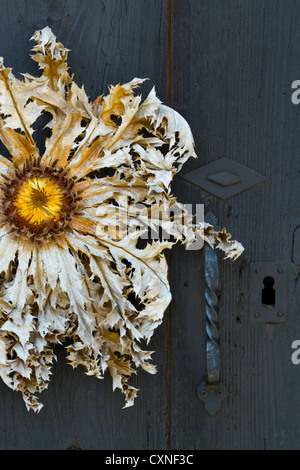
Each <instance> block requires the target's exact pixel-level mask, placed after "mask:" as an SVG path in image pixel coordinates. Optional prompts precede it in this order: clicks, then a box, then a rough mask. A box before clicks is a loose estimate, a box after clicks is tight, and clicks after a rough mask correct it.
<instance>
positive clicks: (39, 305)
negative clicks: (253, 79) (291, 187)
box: [0, 27, 243, 411]
mask: <svg viewBox="0 0 300 470" xmlns="http://www.w3.org/2000/svg"><path fill="white" fill-rule="evenodd" d="M33 39H35V41H36V46H35V47H34V49H33V50H34V51H35V52H36V54H35V55H34V56H33V59H34V60H35V61H36V62H37V63H38V65H39V68H40V69H41V70H42V73H41V75H40V76H39V77H33V76H31V75H28V74H24V78H23V80H19V79H17V78H15V77H14V75H13V74H12V70H11V69H9V68H5V67H4V65H3V59H0V106H1V108H0V112H1V117H0V138H1V141H2V142H3V144H4V145H5V146H6V148H7V149H8V151H9V153H10V155H11V159H8V158H5V157H3V156H0V172H1V176H0V185H1V186H0V189H1V192H0V205H1V215H0V217H1V228H0V276H1V280H0V304H1V309H0V375H1V377H2V379H3V380H4V382H5V383H6V384H7V385H8V386H9V387H11V388H12V389H13V390H17V391H21V392H22V395H23V399H24V401H25V403H26V406H27V408H28V409H33V410H35V411H39V410H40V408H41V406H42V405H41V404H40V403H39V402H38V400H37V398H36V396H35V394H36V393H39V392H41V391H42V390H43V389H45V388H46V387H47V385H48V383H49V377H50V374H51V364H52V361H53V359H54V357H55V356H54V353H53V347H54V346H55V344H57V343H63V342H64V341H65V340H66V339H68V344H69V345H68V346H67V349H68V354H69V355H68V359H69V361H70V363H71V365H72V366H73V367H76V366H77V365H78V364H82V365H83V366H84V367H85V368H86V371H87V374H88V375H95V376H96V377H98V378H102V377H103V374H104V372H105V370H107V369H108V370H109V372H110V374H111V376H112V378H113V389H115V388H120V389H121V390H122V392H123V393H124V394H125V397H126V406H129V405H132V404H133V400H134V397H135V395H136V393H137V390H136V389H135V388H134V387H132V386H130V385H129V384H128V379H129V378H130V376H131V375H132V374H133V373H135V372H136V369H137V368H138V367H139V366H141V367H142V368H143V369H145V370H146V371H148V372H150V373H155V371H156V370H155V366H153V365H152V364H150V363H149V360H150V359H151V354H152V352H151V351H143V350H142V349H141V347H140V345H139V342H140V340H141V339H142V338H143V339H145V340H146V341H147V342H148V341H149V340H150V338H151V336H152V334H153V331H154V329H155V328H156V327H157V326H158V325H159V324H160V323H161V322H162V319H163V314H164V311H165V310H166V308H167V306H168V304H169V302H170V300H171V294H170V289H169V284H168V279H167V263H166V260H165V257H164V254H163V250H165V249H166V248H170V247H171V246H172V245H173V244H174V243H177V242H179V241H180V242H182V243H186V244H187V245H189V244H191V243H193V241H194V240H195V237H197V236H198V237H201V238H202V239H203V240H204V241H205V242H207V243H209V244H210V245H211V246H216V247H217V248H220V249H222V250H223V251H224V252H225V254H226V256H227V257H230V258H233V259H235V258H236V257H238V256H239V255H240V253H241V252H242V251H243V247H242V246H241V245H240V244H239V243H238V242H236V241H233V240H230V237H231V236H230V234H227V233H226V231H225V229H223V231H222V232H217V231H215V230H214V229H213V227H212V226H211V225H209V224H205V223H199V224H197V225H196V224H193V220H192V217H191V216H190V215H189V214H187V213H186V211H185V209H184V207H183V206H181V205H180V204H179V203H178V202H177V200H176V198H175V197H174V196H172V195H171V194H170V183H171V180H172V178H173V176H174V174H175V173H176V172H177V171H179V170H180V168H181V167H182V165H183V163H184V162H185V161H186V160H187V159H188V158H189V157H195V156H196V155H195V152H194V142H193V137H192V134H191V131H190V128H189V126H188V124H187V123H186V121H185V120H184V119H183V118H182V117H181V116H180V115H179V114H178V113H177V112H175V111H174V110H172V109H170V108H168V107H167V106H164V105H163V104H162V103H161V102H160V100H159V99H158V98H157V96H156V94H155V91H154V89H153V90H152V91H151V92H150V94H149V95H148V97H147V98H146V99H145V101H144V102H143V103H141V96H134V93H133V90H134V88H135V87H137V86H138V85H139V84H140V83H141V82H142V81H143V80H140V79H134V80H132V81H131V82H130V83H127V84H125V85H122V86H121V85H116V86H112V87H111V88H110V90H109V94H108V95H107V96H100V97H99V98H97V99H96V100H95V101H94V102H90V101H89V99H88V97H87V95H86V93H85V91H84V89H83V88H79V87H78V86H77V85H76V83H75V82H74V81H73V78H72V77H71V76H70V75H69V73H68V67H67V62H66V60H67V54H68V50H67V49H66V48H64V46H63V45H62V44H61V43H59V42H56V38H55V36H54V35H53V33H52V31H51V30H50V29H49V28H48V27H46V28H44V29H43V30H41V31H37V32H36V33H35V34H34V36H33ZM43 113H48V114H50V116H51V120H50V123H49V124H48V127H49V128H50V130H51V136H50V137H48V138H47V139H46V143H45V151H44V152H43V154H42V155H41V154H40V151H39V149H38V146H37V144H36V142H35V139H34V138H33V133H34V129H33V124H34V123H35V122H36V120H37V119H38V118H39V116H41V115H42V114H43ZM166 149H167V150H166ZM141 205H142V207H141ZM170 208H171V209H172V210H173V212H174V211H175V209H176V208H179V209H180V210H181V211H183V213H184V214H185V217H184V218H182V214H181V215H178V216H172V217H171V216H170ZM159 214H160V216H159ZM183 219H184V221H183V222H182V220H183ZM160 224H161V225H162V227H163V229H164V230H165V232H166V233H167V234H168V235H169V239H168V240H155V241H152V242H147V243H144V247H138V245H137V244H138V242H139V240H140V239H141V238H142V236H143V235H144V234H145V230H147V228H151V229H157V227H158V225H160Z"/></svg>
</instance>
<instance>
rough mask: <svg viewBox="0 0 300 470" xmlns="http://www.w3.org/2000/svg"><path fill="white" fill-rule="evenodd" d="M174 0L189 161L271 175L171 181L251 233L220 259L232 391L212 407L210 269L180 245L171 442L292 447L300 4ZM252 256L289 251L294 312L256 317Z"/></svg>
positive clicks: (176, 100)
mask: <svg viewBox="0 0 300 470" xmlns="http://www.w3.org/2000/svg"><path fill="white" fill-rule="evenodd" d="M172 5H173V13H172V29H173V31H174V35H173V38H172V45H173V48H172V64H173V65H172V105H173V106H174V107H175V109H177V110H178V111H179V112H181V113H182V114H183V115H184V116H185V117H186V118H187V120H188V121H189V122H190V124H191V127H192V130H193V132H194V136H195V141H196V150H197V153H198V155H199V158H198V160H197V161H195V162H194V161H193V162H188V163H187V165H186V167H185V169H184V170H185V171H191V170H192V169H193V168H198V167H201V166H203V165H205V164H206V163H209V162H212V161H215V160H218V159H219V158H221V157H228V158H231V159H233V160H234V161H237V162H238V163H241V164H243V165H246V166H247V167H249V168H251V169H253V170H255V171H257V172H259V173H261V174H262V175H265V176H266V177H267V181H266V182H265V183H264V184H262V185H260V186H257V187H255V188H252V189H249V190H248V191H245V192H243V193H240V194H239V195H237V196H234V197H231V198H230V199H228V200H226V201H220V200H218V199H216V198H215V197H214V196H211V195H209V194H207V193H204V192H202V191H201V190H198V189H197V188H192V187H191V186H189V184H188V183H185V182H184V181H180V178H178V180H177V181H176V182H175V185H174V192H175V193H176V194H178V193H180V194H181V197H184V198H185V201H184V202H186V203H191V202H193V203H196V202H201V201H202V202H204V203H205V205H206V207H207V209H210V210H211V211H212V212H213V213H215V215H216V216H217V219H218V222H219V224H220V225H221V226H222V225H225V226H226V227H227V228H228V230H229V231H230V232H231V233H233V235H234V237H235V238H237V239H238V240H240V241H241V242H242V243H243V244H244V246H245V254H244V256H243V257H242V258H241V259H239V260H238V261H236V262H235V263H231V262H229V261H228V260H225V261H224V260H222V259H220V281H221V297H220V334H221V354H222V356H221V360H222V368H221V380H222V381H223V383H224V384H225V386H226V388H227V392H228V396H227V399H226V400H225V401H224V403H223V407H222V410H221V411H220V412H219V413H218V415H216V416H215V417H213V418H211V417H209V416H208V415H207V414H206V412H205V411H204V409H203V406H202V403H201V402H199V400H198V399H197V397H196V387H197V385H198V383H200V382H202V380H203V378H204V373H205V362H204V361H205V356H204V353H203V331H204V330H205V318H204V311H203V290H204V284H203V277H202V278H200V279H198V280H197V282H196V281H195V277H196V276H197V277H199V274H198V273H199V266H200V265H201V255H200V254H199V256H198V258H197V260H196V259H195V258H196V257H195V258H194V257H193V256H191V254H186V253H185V252H184V250H183V249H179V250H178V251H177V252H173V256H172V274H171V279H172V284H173V286H172V287H173V291H174V292H175V295H176V300H175V302H173V309H172V338H173V346H172V447H173V448H176V449H179V448H188V449H280V448H282V449H296V448H299V437H300V434H299V432H300V431H299V412H300V409H299V405H300V402H299V389H300V376H299V370H297V366H295V365H293V364H292V363H291V344H292V341H293V340H294V339H297V338H298V337H299V335H300V331H299V326H300V323H299V318H298V317H299V315H298V314H299V285H298V286H297V272H298V268H297V267H296V266H294V265H293V264H292V263H291V243H292V233H293V230H294V228H295V226H296V225H295V224H296V222H295V217H296V215H297V213H298V211H299V194H300V193H299V189H298V188H299V186H298V184H299V165H300V161H299V144H300V142H299V140H300V139H299V132H298V130H297V129H299V124H300V122H299V108H297V107H296V106H295V105H293V104H292V103H291V83H292V81H293V80H295V79H297V78H296V77H297V76H299V73H300V70H299V47H298V43H299V19H300V5H299V3H298V2H294V1H284V2H283V1H271V2H269V1H257V0H251V1H247V0H246V1H243V2H241V1H238V0H228V1H226V2H223V1H220V0H213V1H210V2H198V1H196V0H195V1H193V0H191V1H186V2H184V4H183V2H180V1H177V0H173V1H172ZM251 261H274V262H275V261H285V262H287V263H288V266H289V276H290V277H289V286H288V291H287V296H288V300H289V309H288V316H289V320H288V323H287V324H284V325H268V324H251V323H250V321H249V263H250V262H251ZM188 266H189V267H188ZM186 284H188V287H185V285H186ZM179 336H180V341H179V339H178V337H179ZM195 336H196V337H197V338H198V339H199V344H198V347H195V346H196V345H195V342H196V341H195Z"/></svg>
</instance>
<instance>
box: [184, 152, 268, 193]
mask: <svg viewBox="0 0 300 470" xmlns="http://www.w3.org/2000/svg"><path fill="white" fill-rule="evenodd" d="M182 178H183V179H185V180H186V181H188V182H189V183H192V184H194V185H196V186H198V187H199V188H201V189H203V190H204V191H207V192H209V193H211V194H213V195H214V196H216V197H218V198H220V199H223V200H224V199H228V198H229V197H232V196H235V195H237V194H239V193H240V192H241V191H245V190H246V189H249V188H251V187H252V186H255V185H257V184H259V183H262V182H263V181H265V179H266V178H265V177H264V176H262V175H260V174H259V173H256V172H255V171H253V170H251V169H250V168H247V167H246V166H244V165H240V164H239V163H237V162H235V161H234V160H231V159H230V158H226V157H224V158H221V159H220V160H216V161H214V162H212V163H209V164H208V165H205V166H202V167H201V168H197V169H196V170H193V171H190V172H189V173H186V174H185V175H182Z"/></svg>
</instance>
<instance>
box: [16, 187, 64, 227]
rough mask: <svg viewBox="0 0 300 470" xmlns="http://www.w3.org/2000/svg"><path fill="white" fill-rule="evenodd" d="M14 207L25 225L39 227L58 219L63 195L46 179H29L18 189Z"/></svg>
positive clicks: (59, 189)
mask: <svg viewBox="0 0 300 470" xmlns="http://www.w3.org/2000/svg"><path fill="white" fill-rule="evenodd" d="M14 205H15V207H16V208H17V212H18V215H19V216H20V217H22V218H23V219H24V220H25V221H26V222H27V223H29V224H32V225H40V224H42V223H43V222H50V221H55V220H57V219H58V218H59V215H60V211H61V208H62V205H63V194H62V192H61V188H60V187H59V186H58V185H57V184H55V183H54V182H53V181H51V180H50V179H48V178H30V179H28V180H26V181H25V182H24V183H23V184H22V186H21V187H20V189H19V191H18V194H17V197H16V199H15V201H14Z"/></svg>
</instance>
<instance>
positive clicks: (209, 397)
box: [197, 212, 226, 416]
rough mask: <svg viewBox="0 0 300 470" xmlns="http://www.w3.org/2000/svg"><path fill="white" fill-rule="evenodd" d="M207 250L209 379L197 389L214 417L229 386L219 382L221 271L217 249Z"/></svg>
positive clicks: (208, 217)
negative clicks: (226, 386) (219, 269)
mask: <svg viewBox="0 0 300 470" xmlns="http://www.w3.org/2000/svg"><path fill="white" fill-rule="evenodd" d="M205 220H206V221H207V222H209V223H210V224H211V225H213V226H214V228H215V229H217V230H218V227H217V226H216V218H215V216H214V215H213V214H212V213H211V212H210V213H208V214H207V215H206V217H205ZM204 253H205V255H204V256H205V328H206V373H207V375H206V379H205V381H204V382H202V383H201V384H200V385H199V386H198V389H197V393H198V397H199V398H200V400H202V401H203V403H204V408H205V410H206V411H207V412H208V413H209V414H210V416H214V415H215V414H216V413H217V412H218V411H219V409H220V407H221V403H222V400H223V399H224V398H225V396H226V389H225V387H224V385H222V384H221V383H220V362H221V361H220V333H219V311H218V310H219V271H218V255H217V252H216V250H214V249H213V248H211V247H210V246H209V245H208V244H207V243H206V244H205V247H204Z"/></svg>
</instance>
